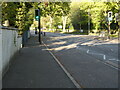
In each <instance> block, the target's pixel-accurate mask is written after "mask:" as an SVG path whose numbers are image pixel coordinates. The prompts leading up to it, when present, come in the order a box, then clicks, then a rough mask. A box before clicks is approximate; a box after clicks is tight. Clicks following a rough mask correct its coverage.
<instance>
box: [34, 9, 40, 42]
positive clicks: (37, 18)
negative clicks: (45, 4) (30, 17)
mask: <svg viewBox="0 0 120 90" xmlns="http://www.w3.org/2000/svg"><path fill="white" fill-rule="evenodd" d="M35 20H36V21H38V29H39V34H38V40H39V43H40V44H42V42H41V28H40V9H35Z"/></svg>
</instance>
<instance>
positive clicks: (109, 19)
mask: <svg viewBox="0 0 120 90" xmlns="http://www.w3.org/2000/svg"><path fill="white" fill-rule="evenodd" d="M108 21H112V11H110V12H108Z"/></svg>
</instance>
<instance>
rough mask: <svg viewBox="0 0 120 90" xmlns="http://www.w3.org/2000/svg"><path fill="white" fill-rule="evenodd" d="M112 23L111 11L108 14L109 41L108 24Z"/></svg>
mask: <svg viewBox="0 0 120 90" xmlns="http://www.w3.org/2000/svg"><path fill="white" fill-rule="evenodd" d="M111 21H112V11H109V12H108V39H110V23H111Z"/></svg>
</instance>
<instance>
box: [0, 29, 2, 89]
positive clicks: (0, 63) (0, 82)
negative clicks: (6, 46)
mask: <svg viewBox="0 0 120 90" xmlns="http://www.w3.org/2000/svg"><path fill="white" fill-rule="evenodd" d="M1 88H2V31H1V30H0V89H1Z"/></svg>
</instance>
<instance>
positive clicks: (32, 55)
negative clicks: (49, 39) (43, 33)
mask: <svg viewBox="0 0 120 90" xmlns="http://www.w3.org/2000/svg"><path fill="white" fill-rule="evenodd" d="M2 87H3V88H76V87H75V85H74V84H73V82H72V81H71V80H70V79H69V78H68V76H67V75H66V74H65V72H64V71H63V70H62V68H61V67H60V66H59V65H58V63H57V62H56V61H55V60H54V58H53V57H52V56H51V55H50V53H49V52H48V51H47V49H46V47H45V46H44V45H43V44H42V45H40V44H39V42H38V37H37V36H32V37H31V38H30V39H29V40H28V42H27V43H26V45H25V47H24V48H22V49H21V50H20V52H19V54H18V55H17V56H16V57H14V58H13V60H12V61H11V65H10V68H9V70H8V71H7V73H6V74H5V75H4V77H3V79H2Z"/></svg>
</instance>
